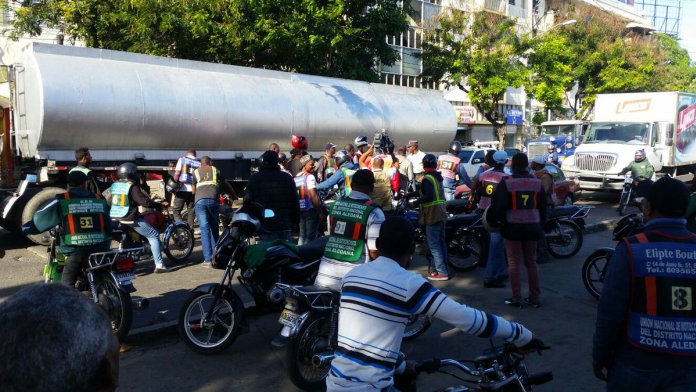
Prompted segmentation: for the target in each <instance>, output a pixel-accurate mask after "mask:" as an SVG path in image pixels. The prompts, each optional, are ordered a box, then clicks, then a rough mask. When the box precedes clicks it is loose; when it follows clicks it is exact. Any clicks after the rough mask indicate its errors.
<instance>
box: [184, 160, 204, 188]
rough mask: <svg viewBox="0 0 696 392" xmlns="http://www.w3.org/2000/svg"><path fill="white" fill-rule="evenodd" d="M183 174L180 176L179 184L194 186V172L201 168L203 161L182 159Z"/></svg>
mask: <svg viewBox="0 0 696 392" xmlns="http://www.w3.org/2000/svg"><path fill="white" fill-rule="evenodd" d="M179 159H180V160H181V173H180V174H179V182H180V183H182V184H189V185H191V184H193V172H194V171H195V170H196V169H198V168H199V167H201V161H199V160H198V158H189V157H182V158H179Z"/></svg>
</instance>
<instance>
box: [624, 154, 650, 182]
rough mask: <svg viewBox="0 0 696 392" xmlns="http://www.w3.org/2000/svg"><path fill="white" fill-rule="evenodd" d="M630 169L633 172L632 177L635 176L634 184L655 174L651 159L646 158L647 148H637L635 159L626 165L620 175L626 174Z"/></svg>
mask: <svg viewBox="0 0 696 392" xmlns="http://www.w3.org/2000/svg"><path fill="white" fill-rule="evenodd" d="M629 171H630V172H631V177H633V185H634V186H637V185H638V184H639V183H641V182H643V181H645V180H650V179H651V178H652V176H653V174H655V168H654V167H653V165H652V164H651V163H650V161H649V160H647V159H645V150H643V149H640V150H636V153H635V155H634V161H633V162H631V163H629V164H628V166H626V167H624V168H623V170H621V171H620V172H619V175H620V176H621V175H624V174H626V173H627V172H629Z"/></svg>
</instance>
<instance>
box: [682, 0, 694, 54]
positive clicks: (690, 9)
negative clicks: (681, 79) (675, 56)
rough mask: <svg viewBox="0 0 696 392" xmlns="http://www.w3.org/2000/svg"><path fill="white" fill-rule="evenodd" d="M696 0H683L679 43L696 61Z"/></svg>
mask: <svg viewBox="0 0 696 392" xmlns="http://www.w3.org/2000/svg"><path fill="white" fill-rule="evenodd" d="M694 21H696V0H682V14H681V26H680V27H679V33H680V34H679V35H680V36H681V40H680V41H679V43H680V44H681V46H682V48H684V49H686V50H688V51H689V55H690V56H691V61H696V23H694Z"/></svg>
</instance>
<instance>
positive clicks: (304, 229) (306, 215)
mask: <svg viewBox="0 0 696 392" xmlns="http://www.w3.org/2000/svg"><path fill="white" fill-rule="evenodd" d="M318 236H319V214H317V212H316V211H315V210H314V209H311V210H309V211H305V212H301V213H300V238H299V240H298V241H297V244H298V245H303V244H306V243H308V242H310V241H312V240H314V239H316V238H317V237H318Z"/></svg>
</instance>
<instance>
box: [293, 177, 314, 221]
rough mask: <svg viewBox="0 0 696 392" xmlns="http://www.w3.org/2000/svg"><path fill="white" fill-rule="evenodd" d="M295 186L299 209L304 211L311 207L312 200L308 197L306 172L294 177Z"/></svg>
mask: <svg viewBox="0 0 696 392" xmlns="http://www.w3.org/2000/svg"><path fill="white" fill-rule="evenodd" d="M294 180H295V188H296V189H297V194H298V195H299V198H300V211H301V212H306V211H309V210H311V209H312V200H311V199H310V198H309V190H308V189H307V174H303V175H300V176H297V177H295V178H294Z"/></svg>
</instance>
